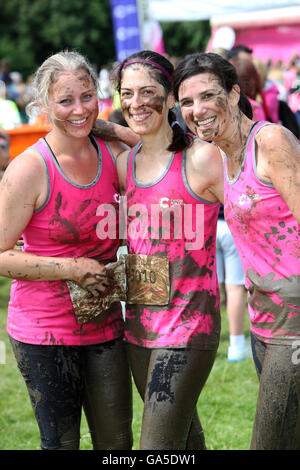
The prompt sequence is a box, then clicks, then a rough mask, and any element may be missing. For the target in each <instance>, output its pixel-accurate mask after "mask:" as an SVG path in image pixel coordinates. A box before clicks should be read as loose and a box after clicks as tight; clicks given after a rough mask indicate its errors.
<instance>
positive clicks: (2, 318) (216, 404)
mask: <svg viewBox="0 0 300 470" xmlns="http://www.w3.org/2000/svg"><path fill="white" fill-rule="evenodd" d="M9 287H10V281H9V280H8V279H5V278H0V346H1V345H2V346H3V342H4V344H5V363H4V364H0V377H1V380H0V450H39V449H40V443H39V432H38V428H37V425H36V422H35V419H34V417H33V413H32V409H31V405H30V402H29V398H28V395H27V390H26V387H25V384H24V382H23V379H22V377H21V374H20V373H19V371H18V369H17V366H16V362H15V359H14V356H13V354H12V351H11V346H10V343H9V341H8V337H7V333H6V314H7V303H8V299H9ZM246 318H247V321H246V334H247V335H248V334H249V321H248V317H246ZM227 347H228V322H227V315H226V312H225V311H224V310H223V311H222V334H221V343H220V347H219V350H218V353H217V358H216V361H215V364H214V367H213V370H212V372H211V374H210V376H209V378H208V381H207V383H206V385H205V388H204V390H203V392H202V394H201V396H200V399H199V401H198V411H199V416H200V419H201V422H202V426H203V428H204V432H205V438H206V445H207V448H208V449H209V450H247V449H249V445H250V439H251V432H252V423H253V418H254V412H255V407H256V399H257V392H258V381H257V377H256V373H255V370H254V365H253V361H252V360H251V359H250V360H247V361H244V362H240V363H228V362H227V360H226V355H227ZM2 362H4V361H3V360H2ZM133 400H134V401H133V434H134V447H133V448H134V449H138V442H139V433H140V424H141V418H142V412H143V406H142V401H141V399H140V397H139V396H138V394H137V391H136V389H135V387H133ZM81 449H84V450H88V449H91V442H90V436H89V432H88V427H87V423H86V420H85V418H84V417H83V420H82V426H81Z"/></svg>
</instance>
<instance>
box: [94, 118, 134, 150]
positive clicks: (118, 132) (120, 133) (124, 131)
mask: <svg viewBox="0 0 300 470" xmlns="http://www.w3.org/2000/svg"><path fill="white" fill-rule="evenodd" d="M92 133H93V135H95V136H96V137H98V138H99V139H102V140H106V141H108V142H110V141H116V140H120V141H121V142H124V143H125V144H126V145H128V146H129V147H134V146H135V145H136V144H137V143H138V141H139V137H138V136H137V134H135V132H133V131H132V130H131V129H129V127H125V126H122V125H120V124H116V123H115V122H110V121H105V120H104V119H97V120H96V122H95V124H94V127H93V130H92Z"/></svg>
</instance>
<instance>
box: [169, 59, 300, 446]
mask: <svg viewBox="0 0 300 470" xmlns="http://www.w3.org/2000/svg"><path fill="white" fill-rule="evenodd" d="M174 93H175V97H176V98H177V99H178V100H179V103H180V107H181V112H182V116H183V118H184V120H185V122H186V123H187V125H188V126H189V128H190V129H191V130H192V131H193V132H194V133H195V134H196V135H198V137H200V138H201V139H203V140H206V141H210V142H214V143H215V144H217V146H218V147H219V149H220V150H221V151H222V153H223V160H224V186H225V189H224V209H225V219H226V221H227V223H228V225H229V228H230V230H231V232H232V234H233V237H234V240H235V244H236V246H237V249H238V251H239V254H240V257H241V261H242V264H243V267H244V271H245V276H246V283H245V285H246V287H247V289H248V300H249V303H248V305H249V314H250V320H251V332H252V350H253V357H254V362H255V365H256V369H257V372H258V376H259V379H260V389H259V396H258V403H257V410H256V417H255V423H254V430H253V435H252V442H251V448H252V449H274V450H275V449H300V427H299V422H300V403H299V400H300V369H299V359H298V355H297V354H298V353H297V347H298V350H299V337H300V293H299V292H300V289H299V288H300V261H299V246H300V231H299V222H300V206H299V197H300V190H299V188H300V147H299V142H298V141H297V139H296V138H295V136H294V135H293V134H292V133H291V132H290V131H289V130H288V129H286V128H285V127H282V126H281V125H278V124H270V123H268V122H264V121H262V122H253V121H252V119H251V117H252V114H251V109H249V104H247V102H246V100H245V97H244V95H243V94H242V92H241V90H240V87H239V84H238V78H237V75H236V71H235V69H234V67H233V66H232V65H231V64H230V63H229V62H227V61H226V60H224V59H223V58H222V57H221V56H218V55H216V54H213V53H198V54H193V55H190V56H188V57H186V58H185V59H184V60H183V61H182V62H181V63H180V64H179V65H178V67H177V69H176V71H175V73H174ZM298 352H299V351H298Z"/></svg>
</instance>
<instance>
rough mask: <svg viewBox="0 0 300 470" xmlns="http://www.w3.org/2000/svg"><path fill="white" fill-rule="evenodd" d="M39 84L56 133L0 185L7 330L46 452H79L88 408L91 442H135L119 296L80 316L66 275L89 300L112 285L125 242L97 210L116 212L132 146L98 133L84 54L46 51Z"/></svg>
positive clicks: (40, 102) (103, 445)
mask: <svg viewBox="0 0 300 470" xmlns="http://www.w3.org/2000/svg"><path fill="white" fill-rule="evenodd" d="M34 85H35V93H36V95H35V100H34V102H33V103H32V104H33V105H34V106H38V107H40V108H41V110H42V111H45V112H46V113H47V115H48V118H49V120H50V122H51V125H52V130H51V132H49V134H47V135H46V137H45V138H43V139H40V140H39V141H38V142H37V143H36V144H34V145H33V146H32V147H30V148H28V149H27V150H25V152H24V153H22V154H21V155H19V156H18V157H17V158H15V159H14V160H13V161H12V163H11V164H10V165H9V167H8V169H7V171H6V172H5V175H4V178H3V180H2V182H1V188H0V193H1V196H0V227H1V228H0V247H1V254H0V275H1V276H6V277H10V278H13V279H14V280H13V282H12V287H11V297H10V302H9V307H8V319H7V331H8V334H9V336H10V338H11V343H12V347H13V350H14V353H15V356H16V359H17V362H18V366H19V368H20V371H21V373H22V374H23V377H24V380H25V382H26V385H27V387H28V392H29V395H30V399H31V402H32V406H33V410H34V413H35V417H36V420H37V423H38V425H39V429H40V435H41V447H42V449H48V450H51V449H78V448H79V440H80V419H81V412H82V409H83V408H84V411H85V414H86V417H87V421H88V424H89V427H90V432H91V438H92V442H93V447H94V449H130V448H131V442H132V437H131V381H130V371H129V367H128V363H127V359H126V355H125V351H124V345H123V341H122V337H123V330H124V322H123V316H122V310H121V304H120V302H118V303H116V302H115V303H113V304H112V305H111V307H110V308H109V309H108V310H106V311H104V312H102V313H101V315H99V316H98V315H96V314H95V317H94V318H90V319H89V321H87V322H81V321H79V320H78V318H77V316H76V315H75V307H74V305H73V303H72V301H71V296H70V291H69V288H68V284H67V281H73V282H75V283H76V284H77V285H78V286H80V287H81V288H84V289H86V290H87V291H88V292H89V297H90V298H93V299H96V297H97V296H98V294H99V292H100V293H101V294H102V293H105V292H106V290H107V288H108V285H109V279H108V276H107V272H106V268H105V265H106V264H107V263H109V262H114V261H115V260H116V252H117V249H118V246H119V242H118V239H117V238H116V237H114V238H113V237H111V238H107V239H103V240H100V239H99V238H98V235H97V230H96V227H97V224H98V223H99V222H100V221H101V216H100V215H98V210H99V208H101V207H102V206H103V205H106V204H110V205H111V206H113V207H115V209H116V211H117V210H118V204H117V202H116V201H117V200H118V198H119V184H118V176H117V171H116V166H115V158H116V157H117V156H118V154H119V153H120V152H121V151H124V145H121V144H120V143H118V142H112V143H110V144H109V145H108V144H107V143H106V142H104V141H102V140H100V139H96V138H94V137H93V136H92V135H91V134H90V133H91V130H92V128H93V125H94V123H95V121H96V118H97V115H98V98H97V81H96V79H95V78H94V75H93V71H92V68H91V66H90V65H89V64H88V62H87V61H86V60H85V58H84V57H82V56H81V55H79V54H77V53H75V52H68V51H63V52H60V53H58V54H55V55H53V56H51V57H49V58H48V59H47V60H45V62H44V63H43V64H42V65H41V67H40V68H39V69H38V71H37V73H36V75H35V81H34ZM21 236H22V238H23V241H24V245H23V248H22V250H17V249H15V248H14V247H15V245H16V242H17V240H18V239H19V238H20V237H21ZM96 308H98V307H96ZM96 313H97V312H96Z"/></svg>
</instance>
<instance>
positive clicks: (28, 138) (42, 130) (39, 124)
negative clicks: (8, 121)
mask: <svg viewBox="0 0 300 470" xmlns="http://www.w3.org/2000/svg"><path fill="white" fill-rule="evenodd" d="M50 130H51V125H50V124H49V122H48V120H47V118H45V117H43V116H41V117H39V118H38V119H37V121H36V123H35V124H22V125H21V126H15V127H14V128H13V129H8V130H6V132H7V134H9V137H10V146H9V149H10V158H11V159H13V158H15V157H16V156H17V155H19V154H20V153H22V152H24V150H25V149H26V148H27V147H30V145H32V144H34V143H35V142H36V141H37V140H38V139H40V138H41V137H45V135H46V134H47V133H48V132H49V131H50Z"/></svg>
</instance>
